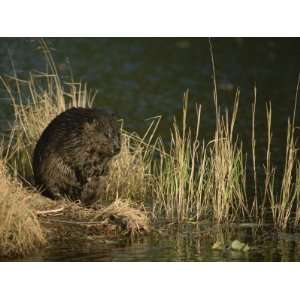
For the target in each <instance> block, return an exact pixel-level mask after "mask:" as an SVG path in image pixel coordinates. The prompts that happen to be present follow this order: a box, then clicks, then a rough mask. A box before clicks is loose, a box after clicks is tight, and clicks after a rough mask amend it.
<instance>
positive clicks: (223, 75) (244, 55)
mask: <svg viewBox="0 0 300 300" xmlns="http://www.w3.org/2000/svg"><path fill="white" fill-rule="evenodd" d="M46 40H47V43H48V45H49V46H50V48H51V49H52V53H53V56H54V59H55V61H56V63H57V65H58V69H59V71H60V74H61V80H62V81H66V82H67V81H68V80H69V79H70V70H72V73H73V76H74V78H75V79H76V80H78V81H79V80H81V81H86V82H88V86H89V87H90V88H92V89H95V90H97V91H98V93H97V97H96V105H97V106H102V105H104V106H110V107H112V108H113V109H114V110H115V111H116V112H117V113H118V115H119V116H121V117H122V118H123V119H124V120H125V126H126V127H127V128H128V129H130V130H135V131H137V132H140V133H143V132H144V130H145V128H146V127H147V124H148V123H147V121H145V120H146V119H147V118H149V117H153V116H157V115H162V117H163V119H162V122H161V125H160V128H159V133H160V134H161V135H163V136H164V137H165V139H168V136H169V127H170V125H171V124H172V120H173V116H174V115H175V116H179V115H180V111H181V105H182V101H181V99H182V95H183V92H184V91H185V90H186V89H189V91H190V107H191V114H190V117H189V123H190V125H191V126H193V120H194V114H193V112H192V109H193V107H194V104H195V103H201V104H202V106H203V113H202V126H201V133H202V134H203V136H204V137H205V138H206V139H209V138H210V137H211V134H212V130H213V128H214V124H215V119H214V107H213V101H212V76H211V75H212V69H211V59H210V53H209V43H208V39H206V38H197V39H196V38H176V39H175V38H51V39H46ZM212 43H213V48H214V56H215V61H216V73H217V83H218V88H219V89H218V93H219V102H220V104H221V106H222V108H224V109H225V107H228V108H229V109H230V108H231V107H232V104H233V100H234V94H235V91H236V89H237V88H239V89H240V92H241V94H240V108H239V117H238V121H237V133H238V135H239V136H240V137H241V138H242V139H243V140H244V144H245V148H246V149H247V147H249V140H250V137H251V102H252V101H253V88H254V85H256V87H257V115H256V130H257V148H258V149H257V150H258V161H259V162H260V160H263V159H264V155H265V149H266V140H265V137H266V133H265V132H266V118H265V114H266V112H265V105H266V103H268V102H269V101H271V103H272V110H273V128H272V130H273V145H272V155H273V161H274V163H275V164H276V165H277V167H278V168H279V169H280V168H281V167H282V165H283V154H284V148H285V139H286V126H287V118H288V117H289V116H290V115H291V114H292V111H293V105H294V97H295V90H296V84H297V77H298V73H299V71H300V39H297V38H276V39H274V38H214V39H212ZM38 48H39V42H38V40H37V39H30V38H26V39H23V38H22V39H16V38H12V39H8V38H1V39H0V74H11V73H12V65H11V61H13V63H14V67H15V69H16V71H17V73H18V75H19V76H20V77H24V78H26V77H27V76H28V73H29V72H31V71H36V70H39V71H42V70H45V61H44V58H43V56H42V54H41V51H40V50H39V49H38ZM0 97H1V100H0V105H1V109H0V120H1V121H0V122H1V123H0V126H2V128H4V126H5V123H6V122H7V119H9V118H10V114H9V107H8V103H7V100H6V96H5V94H4V91H3V89H2V87H0ZM298 114H299V110H297V119H296V125H299V122H300V120H299V118H298ZM202 231H204V232H206V231H207V230H202ZM216 231H218V230H216ZM235 231H236V232H235V233H234V234H232V236H230V237H228V239H229V240H230V239H232V238H234V236H240V239H241V240H243V241H247V242H248V243H249V245H250V246H253V249H252V250H251V251H250V252H249V253H247V254H241V253H235V252H233V253H232V251H227V252H226V251H225V252H224V253H219V252H216V251H212V250H211V245H212V243H213V242H214V237H210V238H203V235H202V234H201V230H200V231H199V230H198V229H197V230H196V229H195V228H193V227H191V226H190V227H187V228H181V229H178V230H177V229H176V230H175V229H172V230H168V231H167V234H166V235H165V236H164V238H157V237H155V236H150V237H146V238H144V239H143V240H139V241H128V240H125V241H124V240H122V241H116V244H114V243H113V244H111V243H106V244H105V243H103V242H95V241H90V242H86V243H84V244H80V243H71V244H68V243H67V244H55V245H52V246H50V247H49V248H47V249H46V250H45V251H44V252H43V254H41V255H37V256H35V257H32V258H30V259H31V260H35V259H37V260H41V259H42V260H116V261H118V260H121V261H123V260H133V261H134V260H144V261H148V260H251V261H253V260H299V259H300V254H299V236H298V235H297V233H296V234H293V235H277V234H275V233H272V231H271V230H269V229H268V230H267V229H266V230H264V231H263V232H259V231H258V232H256V234H255V236H254V235H253V233H251V234H249V232H248V231H249V230H248V229H247V230H246V229H244V228H243V229H241V228H240V229H236V228H235ZM220 234H222V232H221V231H220Z"/></svg>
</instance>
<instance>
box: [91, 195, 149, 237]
mask: <svg viewBox="0 0 300 300" xmlns="http://www.w3.org/2000/svg"><path fill="white" fill-rule="evenodd" d="M93 220H100V221H101V225H102V226H105V227H108V228H109V230H112V229H113V230H114V231H116V232H121V233H122V234H123V235H128V234H129V235H131V236H136V235H138V234H141V233H149V232H150V231H151V226H150V220H149V218H148V216H147V213H146V212H145V211H144V210H142V209H141V208H140V207H139V208H135V207H133V206H132V203H131V201H129V200H128V199H118V198H117V199H115V201H114V202H113V203H112V204H110V205H109V206H108V207H106V208H103V209H101V210H100V211H99V212H98V213H97V214H96V215H95V217H94V218H93Z"/></svg>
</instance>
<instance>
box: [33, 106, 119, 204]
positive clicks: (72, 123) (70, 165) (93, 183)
mask: <svg viewBox="0 0 300 300" xmlns="http://www.w3.org/2000/svg"><path fill="white" fill-rule="evenodd" d="M120 148H121V140H120V125H119V124H118V122H117V120H116V117H115V116H114V114H113V113H111V112H108V111H107V110H104V109H88V108H71V109H69V110H67V111H65V112H63V113H61V114H60V115H58V116H57V117H56V118H55V119H54V120H53V121H51V123H50V124H49V125H48V127H47V128H46V129H45V130H44V132H43V133H42V135H41V137H40V139H39V141H38V142H37V145H36V147H35V150H34V154H33V171H34V177H35V182H36V184H37V186H38V187H39V188H41V190H42V191H43V194H44V195H45V196H48V197H50V198H52V199H58V198H62V197H68V198H70V199H71V200H81V201H82V202H83V203H84V204H87V205H88V204H91V203H92V202H94V201H95V200H97V198H98V197H99V196H101V192H102V191H103V187H104V181H105V175H106V174H107V172H108V168H107V164H108V162H109V160H110V159H111V158H112V157H113V156H114V155H116V154H118V153H119V151H120Z"/></svg>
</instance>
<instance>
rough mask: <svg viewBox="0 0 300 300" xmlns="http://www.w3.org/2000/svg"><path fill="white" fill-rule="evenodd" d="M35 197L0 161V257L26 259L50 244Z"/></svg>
mask: <svg viewBox="0 0 300 300" xmlns="http://www.w3.org/2000/svg"><path fill="white" fill-rule="evenodd" d="M34 197H36V195H33V194H31V193H30V192H28V191H27V190H25V189H24V188H23V187H22V186H21V185H20V183H18V182H17V181H16V180H15V179H13V178H12V177H11V176H9V175H8V172H7V170H6V167H5V164H4V162H3V160H0V220H1V221H0V256H4V257H10V256H23V255H26V254H29V253H31V252H33V251H35V250H36V249H37V248H39V247H40V246H42V245H44V244H45V243H46V239H45V236H44V232H43V230H42V228H41V226H40V223H39V221H38V218H37V216H36V214H35V213H34V210H33V209H32V207H31V205H30V203H31V202H34V199H33V198H34Z"/></svg>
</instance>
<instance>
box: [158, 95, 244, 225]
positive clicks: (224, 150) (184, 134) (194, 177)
mask: <svg viewBox="0 0 300 300" xmlns="http://www.w3.org/2000/svg"><path fill="white" fill-rule="evenodd" d="M236 99H237V101H236V104H235V106H234V111H233V115H232V117H231V118H229V116H228V114H226V116H225V117H224V118H223V117H221V116H220V115H218V119H217V120H218V121H217V126H216V130H215V136H214V139H213V140H212V141H210V142H209V143H207V144H205V143H204V141H202V142H201V141H200V139H199V132H200V119H201V118H200V116H201V106H198V107H197V108H196V113H197V122H196V126H195V134H194V135H192V132H191V129H190V128H188V127H187V119H188V115H187V114H188V94H187V93H186V94H185V95H184V102H183V103H184V104H183V114H182V116H183V117H182V126H181V128H180V127H179V125H178V124H177V122H176V121H174V124H173V129H172V132H171V145H170V149H169V151H167V150H166V149H165V146H164V143H163V142H160V143H159V144H158V145H159V152H160V159H159V161H158V162H157V165H156V169H155V176H156V181H155V185H154V195H155V196H154V199H155V206H154V211H155V212H156V213H158V212H159V213H164V215H165V216H166V217H167V218H168V219H171V220H173V221H174V220H176V221H177V222H183V221H186V220H190V219H196V220H200V219H201V218H207V217H208V216H211V217H212V219H213V220H214V221H215V222H217V223H222V222H229V221H233V220H234V219H236V218H237V217H238V216H239V215H241V214H244V213H245V212H246V211H247V207H246V196H245V183H246V182H245V178H246V177H245V167H244V165H245V160H244V158H243V153H242V148H241V147H240V146H239V145H238V142H237V141H235V140H234V137H233V130H234V124H235V120H236V115H237V108H238V97H237V98H236Z"/></svg>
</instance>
